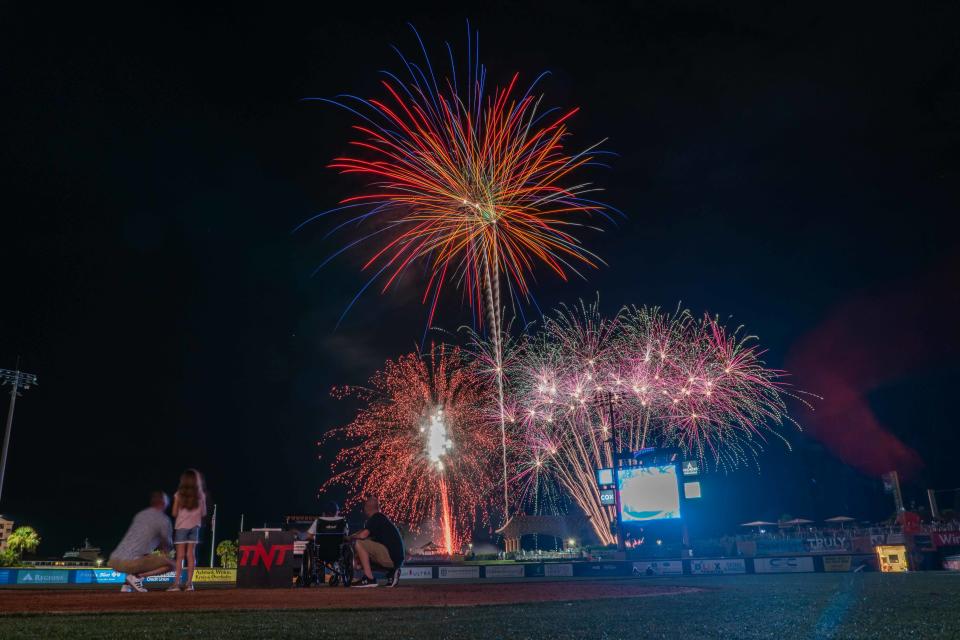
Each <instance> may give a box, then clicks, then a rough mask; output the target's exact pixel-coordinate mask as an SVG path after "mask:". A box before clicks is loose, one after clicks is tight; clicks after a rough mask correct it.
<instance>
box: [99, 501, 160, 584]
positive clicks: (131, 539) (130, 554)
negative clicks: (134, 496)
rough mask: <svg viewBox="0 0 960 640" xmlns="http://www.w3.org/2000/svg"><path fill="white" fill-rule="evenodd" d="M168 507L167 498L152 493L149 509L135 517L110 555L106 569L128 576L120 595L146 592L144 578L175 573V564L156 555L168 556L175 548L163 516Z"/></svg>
mask: <svg viewBox="0 0 960 640" xmlns="http://www.w3.org/2000/svg"><path fill="white" fill-rule="evenodd" d="M169 506H170V498H168V497H167V494H165V493H164V492H162V491H154V492H153V493H151V494H150V506H149V507H148V508H146V509H144V510H143V511H141V512H139V513H138V514H137V515H135V516H134V517H133V522H132V523H130V528H129V529H127V533H126V534H124V536H123V540H121V541H120V544H119V545H117V548H116V549H114V550H113V553H111V554H110V560H109V561H108V562H107V566H109V567H110V568H111V569H113V570H114V571H119V572H121V573H125V574H127V578H126V580H127V584H125V585H123V587H122V588H121V589H120V590H121V591H140V592H144V591H146V588H144V586H143V579H144V578H146V577H148V576H155V575H159V574H161V573H166V572H168V571H173V568H174V563H173V560H171V559H170V558H169V557H167V556H166V555H155V554H154V553H153V552H154V551H155V550H156V549H160V550H161V551H162V552H163V553H168V552H169V551H170V549H172V548H173V539H172V534H173V528H172V527H171V525H170V518H168V517H167V514H166V513H164V512H165V511H166V510H167V507H169Z"/></svg>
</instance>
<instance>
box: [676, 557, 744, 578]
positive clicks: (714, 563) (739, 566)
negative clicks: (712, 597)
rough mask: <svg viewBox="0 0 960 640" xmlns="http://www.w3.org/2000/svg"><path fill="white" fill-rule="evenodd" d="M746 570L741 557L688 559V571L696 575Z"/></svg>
mask: <svg viewBox="0 0 960 640" xmlns="http://www.w3.org/2000/svg"><path fill="white" fill-rule="evenodd" d="M746 572H747V564H746V562H744V560H743V559H742V558H720V559H714V560H691V561H690V573H693V574H696V575H705V574H728V573H746Z"/></svg>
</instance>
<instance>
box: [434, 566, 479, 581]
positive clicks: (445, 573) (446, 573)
mask: <svg viewBox="0 0 960 640" xmlns="http://www.w3.org/2000/svg"><path fill="white" fill-rule="evenodd" d="M439 575H440V577H441V578H458V579H473V578H479V577H480V567H440V571H439Z"/></svg>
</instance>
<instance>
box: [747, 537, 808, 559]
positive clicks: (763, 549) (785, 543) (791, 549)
mask: <svg viewBox="0 0 960 640" xmlns="http://www.w3.org/2000/svg"><path fill="white" fill-rule="evenodd" d="M805 551H806V549H805V548H804V546H803V540H801V539H800V538H770V539H768V538H759V539H758V540H757V555H760V556H772V555H776V554H780V553H804V552H805Z"/></svg>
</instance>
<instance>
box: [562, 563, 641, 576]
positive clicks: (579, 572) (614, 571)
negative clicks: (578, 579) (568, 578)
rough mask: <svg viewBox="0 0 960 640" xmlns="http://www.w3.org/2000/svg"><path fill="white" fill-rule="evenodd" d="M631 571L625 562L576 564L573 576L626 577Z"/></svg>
mask: <svg viewBox="0 0 960 640" xmlns="http://www.w3.org/2000/svg"><path fill="white" fill-rule="evenodd" d="M631 569H633V567H631V566H630V565H629V564H627V563H626V562H578V563H576V564H575V565H573V575H575V576H604V577H609V576H628V575H630V571H631Z"/></svg>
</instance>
